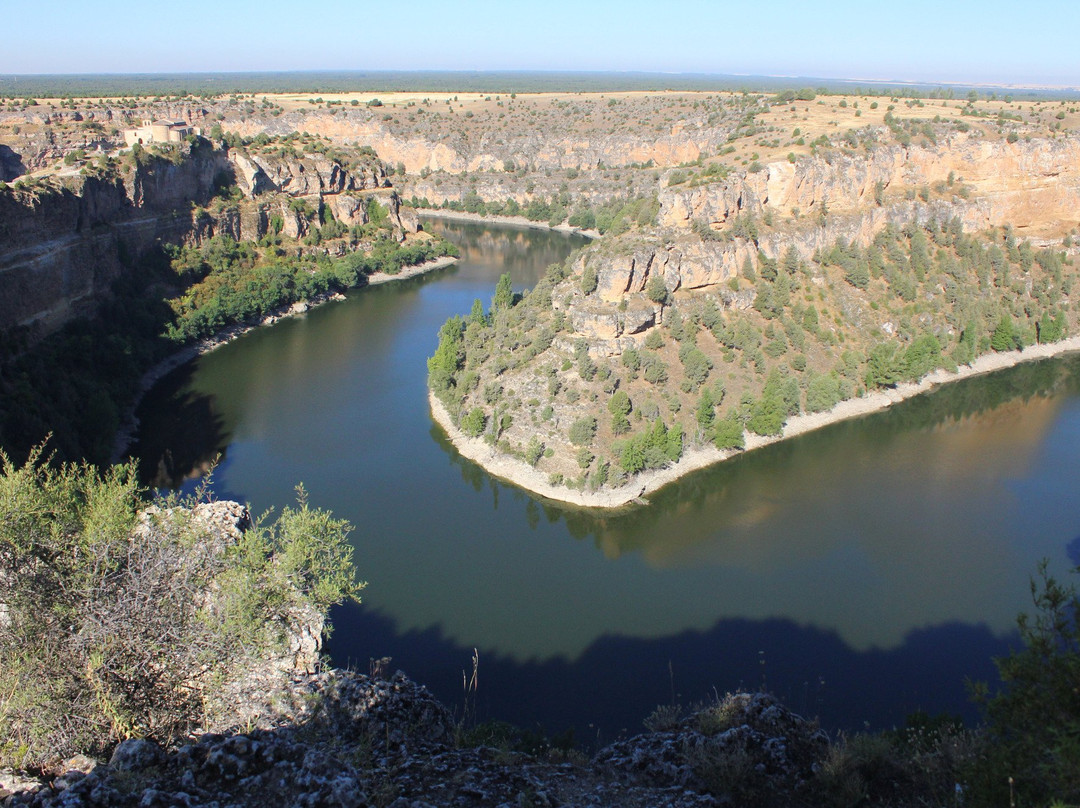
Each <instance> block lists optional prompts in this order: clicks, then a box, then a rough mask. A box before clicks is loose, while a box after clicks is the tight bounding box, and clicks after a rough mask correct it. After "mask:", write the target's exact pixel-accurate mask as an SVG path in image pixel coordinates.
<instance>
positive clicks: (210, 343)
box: [110, 255, 458, 463]
mask: <svg viewBox="0 0 1080 808" xmlns="http://www.w3.org/2000/svg"><path fill="white" fill-rule="evenodd" d="M457 261H458V259H457V258H456V257H455V256H452V255H444V256H440V257H439V258H435V259H432V260H431V261H425V262H424V263H422V264H415V265H413V266H405V267H402V268H401V270H400V271H399V272H397V273H396V274H394V275H390V274H388V273H385V272H375V273H373V274H371V275H368V276H367V283H366V284H364V286H379V285H381V284H384V283H390V282H391V281H403V280H408V279H409V278H415V277H417V276H418V275H424V274H427V273H429V272H434V271H435V270H438V269H444V268H446V267H448V266H451V265H452V264H456V263H457ZM356 288H358V289H362V288H364V287H363V286H358V287H356ZM344 299H345V295H344V294H343V293H341V292H326V293H324V294H321V295H317V296H315V297H313V298H312V299H310V300H300V301H297V302H296V303H291V304H290V305H288V306H281V307H279V308H277V309H274V310H273V311H271V312H269V313H268V314H266V315H264V316H263V317H262V318H261V319H259V320H257V321H254V322H247V323H237V324H236V325H231V326H229V327H228V328H225V329H223V330H221V331H219V332H218V333H216V334H214V336H212V337H208V338H207V339H204V340H199V341H198V342H194V343H191V344H190V345H185V346H184V347H182V348H180V349H179V350H177V351H176V352H174V353H171V354H169V355H168V356H167V357H165V358H164V359H162V360H161V361H160V362H158V363H157V364H155V365H154V366H153V367H151V368H150V369H149V370H148V371H146V373H144V374H143V375H142V377H141V378H140V379H139V387H138V391H137V392H136V394H135V400H134V401H132V403H131V406H130V407H128V409H127V410H126V411H125V413H124V416H123V418H122V419H121V421H120V427H119V429H117V431H116V437H115V438H114V440H113V448H112V455H111V457H110V462H112V463H118V462H120V460H121V459H122V458H123V456H124V453H125V452H126V451H127V450H128V448H129V447H130V446H131V443H132V441H133V440H134V438H135V430H137V429H138V428H139V419H138V418H137V417H136V415H135V410H136V409H138V406H139V403H140V402H141V401H142V399H143V396H145V395H146V393H147V392H148V391H149V390H150V388H151V387H153V386H154V385H155V384H157V383H158V382H159V381H161V379H163V378H164V377H165V376H166V375H168V374H169V373H171V372H172V371H174V370H176V368H178V367H180V366H181V365H183V364H184V363H185V362H190V361H191V360H192V359H195V358H196V357H199V356H202V355H203V354H207V353H210V352H211V351H213V350H216V349H217V348H220V347H221V346H222V345H227V344H228V343H230V342H232V341H233V340H235V339H238V338H239V337H242V336H243V335H244V334H246V333H248V332H249V331H252V330H253V329H256V328H262V327H264V326H269V325H274V324H275V323H278V322H280V321H282V320H285V319H288V318H290V317H298V316H300V315H302V314H306V313H307V312H308V311H310V310H311V309H313V308H315V307H316V306H321V305H323V304H324V303H329V302H331V301H338V300H344Z"/></svg>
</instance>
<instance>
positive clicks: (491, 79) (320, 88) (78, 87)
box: [0, 71, 1080, 100]
mask: <svg viewBox="0 0 1080 808" xmlns="http://www.w3.org/2000/svg"><path fill="white" fill-rule="evenodd" d="M801 87H813V88H815V89H818V90H819V91H820V90H822V89H823V90H826V91H828V92H834V93H845V94H853V95H862V94H867V95H869V94H877V95H880V94H886V95H904V96H913V97H918V96H922V97H926V96H929V95H930V94H935V95H941V96H943V97H946V98H947V97H951V96H952V95H953V94H955V97H957V98H960V97H963V96H964V95H966V93H967V92H968V91H969V90H971V89H976V90H978V91H980V92H981V93H983V94H989V93H998V94H1000V95H1003V94H1005V93H1008V94H1011V95H1012V96H1013V97H1014V98H1016V99H1021V98H1022V99H1036V98H1042V99H1055V100H1058V99H1062V98H1080V89H1078V88H1026V87H1002V86H1000V85H998V86H993V85H962V84H906V83H900V82H893V83H890V82H868V81H844V80H837V79H820V78H813V77H774V76H730V75H707V74H694V73H602V72H594V73H581V72H565V71H552V72H512V71H491V72H462V71H454V72H443V71H337V72H331V71H312V72H288V73H265V72H264V73H131V74H81V75H11V74H3V75H0V97H3V96H15V97H22V98H27V97H30V98H39V97H50V98H62V97H68V96H71V97H101V96H107V97H115V96H130V95H144V96H145V95H149V96H155V95H177V94H192V95H222V94H229V93H239V92H243V93H356V92H382V93H386V92H480V93H495V92H500V93H510V92H521V93H537V92H630V91H648V90H652V91H655V90H676V91H703V92H717V91H725V90H727V91H740V90H749V91H757V92H774V91H777V90H783V89H789V88H790V89H798V88H801Z"/></svg>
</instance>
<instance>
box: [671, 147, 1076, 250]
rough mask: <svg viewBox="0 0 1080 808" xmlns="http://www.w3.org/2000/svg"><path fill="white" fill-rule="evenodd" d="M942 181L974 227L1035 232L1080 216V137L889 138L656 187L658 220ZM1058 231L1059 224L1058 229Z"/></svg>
mask: <svg viewBox="0 0 1080 808" xmlns="http://www.w3.org/2000/svg"><path fill="white" fill-rule="evenodd" d="M935 187H936V188H937V189H938V190H936V191H935V195H936V196H937V197H938V199H940V200H941V201H946V202H947V203H948V204H949V205H950V207H951V210H952V214H951V215H955V216H959V217H960V220H961V222H962V223H963V225H964V229H965V230H966V231H968V232H976V231H979V230H985V229H986V228H988V227H1000V226H1002V225H1004V224H1011V225H1012V226H1013V227H1014V228H1016V230H1017V231H1018V232H1020V233H1024V232H1027V231H1031V232H1032V233H1033V234H1035V235H1039V234H1041V233H1042V231H1043V229H1044V228H1043V226H1045V225H1051V226H1052V228H1053V229H1054V230H1056V231H1061V232H1065V231H1067V230H1069V229H1071V228H1073V227H1075V226H1076V225H1077V224H1080V139H1078V138H1076V137H1063V138H1058V139H1053V140H1049V139H1034V140H1030V141H1028V140H1020V141H1017V142H1016V143H1008V142H1005V141H989V140H985V139H980V138H976V137H974V136H972V137H966V136H954V137H953V139H952V140H951V141H950V142H947V143H944V144H942V145H940V146H938V147H935V148H927V147H920V146H912V147H909V148H903V147H901V146H892V147H888V148H878V149H875V150H874V151H873V152H871V153H869V154H865V155H849V154H844V153H841V152H830V153H829V154H827V155H825V156H817V157H810V158H802V159H799V160H797V161H796V162H795V163H794V164H792V163H788V162H777V163H770V164H768V165H767V166H765V167H764V169H763V170H762V171H758V172H753V173H749V172H748V173H745V174H742V175H740V176H738V177H735V178H732V179H731V180H729V181H725V182H713V183H709V184H705V185H701V186H698V187H695V188H680V187H679V186H675V187H673V188H666V189H664V190H663V191H662V192H661V193H660V217H659V218H660V223H661V225H664V226H668V227H689V226H690V225H691V224H692V223H693V222H695V221H696V222H702V223H706V224H709V225H712V226H714V227H715V226H722V225H723V224H725V223H727V222H729V221H731V220H732V219H733V218H734V217H736V216H738V215H739V214H742V213H751V214H754V215H756V216H761V215H763V214H764V213H766V212H767V211H771V212H772V213H773V214H775V215H778V216H789V215H791V214H792V211H797V212H799V213H801V214H802V215H815V214H818V213H819V212H820V211H822V209H823V208H824V209H825V210H827V211H828V212H829V213H841V214H844V213H852V212H855V211H865V210H867V209H868V208H873V207H875V206H876V207H881V206H890V205H894V204H896V202H898V201H899V200H902V199H904V198H905V197H906V196H910V197H914V196H915V195H916V192H917V191H919V190H923V189H925V191H929V190H930V189H932V188H935ZM1057 235H1060V232H1058V233H1057Z"/></svg>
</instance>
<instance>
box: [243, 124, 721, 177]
mask: <svg viewBox="0 0 1080 808" xmlns="http://www.w3.org/2000/svg"><path fill="white" fill-rule="evenodd" d="M223 126H225V128H226V129H229V130H232V131H236V132H239V133H240V134H243V135H245V136H255V135H257V134H259V133H260V132H267V133H269V134H280V135H287V134H289V133H290V132H311V133H314V134H319V135H322V136H323V137H327V138H329V139H330V140H331V141H333V142H335V143H340V144H344V145H352V144H356V145H370V146H371V147H373V148H374V149H375V151H376V152H377V153H378V155H379V157H380V158H381V159H382V160H385V161H386V162H388V163H391V164H397V163H401V164H403V165H404V166H405V169H406V170H407V171H408V172H409V173H410V174H419V173H420V172H421V171H422V170H427V171H445V172H448V173H451V174H458V173H461V172H463V171H468V172H474V171H492V170H495V171H498V170H502V169H503V168H504V167H505V166H507V165H511V164H512V165H519V166H520V165H531V166H533V168H534V169H540V170H542V169H568V168H576V169H582V170H584V169H593V168H597V167H600V166H607V167H616V168H617V167H620V166H628V165H631V164H646V163H649V162H650V161H651V162H652V164H654V165H657V166H673V165H678V164H680V163H688V162H693V161H694V160H697V159H698V157H700V156H701V155H702V154H705V153H715V152H716V151H717V150H718V149H719V147H720V146H722V145H723V144H724V143H725V142H726V141H727V137H728V135H729V134H731V131H732V124H730V123H725V124H723V125H710V124H709V123H708V121H707V120H706V119H705V118H704V117H699V118H695V119H688V120H681V121H678V122H676V123H675V124H673V125H672V126H671V127H670V128H668V129H667V131H665V132H662V133H655V132H653V133H646V132H632V131H625V130H619V131H613V132H606V133H603V134H595V135H588V136H587V135H581V134H576V133H570V132H567V133H565V134H558V135H556V136H554V137H552V136H550V135H547V136H545V135H543V134H541V133H539V132H537V131H526V132H522V133H505V134H504V133H501V132H500V133H499V135H498V136H495V135H494V134H491V133H473V132H469V133H465V132H459V133H454V134H452V135H449V136H445V137H439V138H437V139H436V138H434V137H431V138H429V137H425V136H423V135H421V134H419V133H409V134H404V133H398V132H395V131H394V130H393V129H391V127H390V126H388V125H387V124H385V123H384V122H382V121H380V120H379V119H378V118H377V117H376V116H375V115H373V114H372V113H371V112H370V111H367V110H355V111H354V110H335V111H334V114H331V113H330V112H327V111H311V112H306V111H297V112H290V113H286V114H285V115H282V116H280V117H278V118H275V119H274V120H272V121H261V120H255V119H251V120H246V121H245V120H233V119H229V120H228V121H226V122H225V123H223Z"/></svg>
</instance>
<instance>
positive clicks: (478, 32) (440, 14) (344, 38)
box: [0, 0, 1080, 87]
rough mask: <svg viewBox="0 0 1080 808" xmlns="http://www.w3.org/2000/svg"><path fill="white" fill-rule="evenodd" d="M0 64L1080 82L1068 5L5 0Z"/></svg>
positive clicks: (771, 0)
mask: <svg viewBox="0 0 1080 808" xmlns="http://www.w3.org/2000/svg"><path fill="white" fill-rule="evenodd" d="M4 27H5V29H6V31H5V34H4V35H3V36H2V37H0V73H132V72H137V73H171V72H203V71H210V72H218V71H262V70H377V69H382V70H582V71H609V70H614V71H645V72H672V73H722V74H749V75H770V76H813V77H821V78H851V79H880V80H896V81H922V82H926V81H929V82H942V83H949V82H953V83H988V84H1026V85H1052V86H1077V87H1080V54H1078V49H1077V45H1076V42H1077V37H1078V36H1080V2H1076V0H1026V1H1025V2H1018V1H1017V0H1012V2H1005V0H902V1H901V2H891V3H878V2H874V0H859V1H858V2H856V1H855V0H835V1H833V0H819V2H808V0H741V2H732V0H650V1H649V2H645V0H618V1H617V2H609V1H608V0H598V1H597V2H590V1H589V0H576V2H571V1H569V0H546V1H545V2H543V3H521V2H513V0H509V2H508V1H507V0H499V1H498V2H496V1H495V0H464V1H463V2H454V0H411V2H401V3H395V2H387V0H380V2H371V1H370V0H317V2H312V3H308V2H303V1H302V0H301V1H300V2H297V0H289V2H284V0H260V1H258V2H256V1H254V0H182V2H176V3H135V4H131V3H107V4H86V3H81V2H78V3H77V2H75V1H74V0H37V2H33V3H28V2H12V3H10V5H9V6H8V8H7V9H5V12H4Z"/></svg>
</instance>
